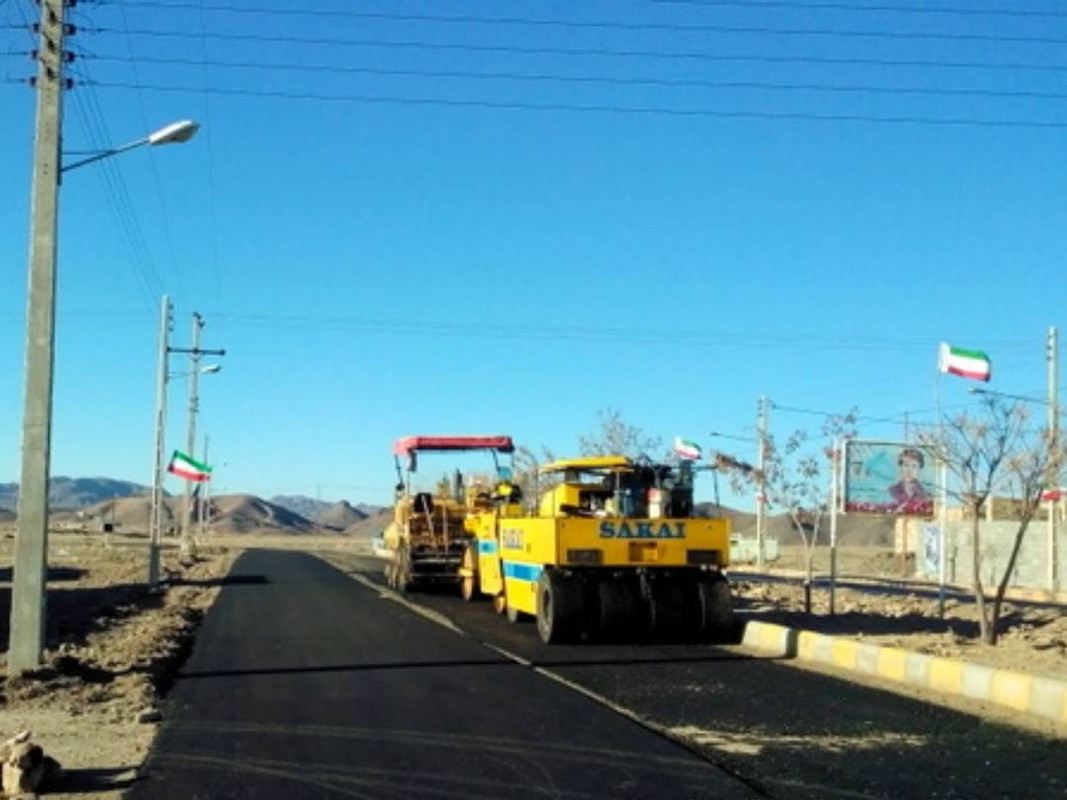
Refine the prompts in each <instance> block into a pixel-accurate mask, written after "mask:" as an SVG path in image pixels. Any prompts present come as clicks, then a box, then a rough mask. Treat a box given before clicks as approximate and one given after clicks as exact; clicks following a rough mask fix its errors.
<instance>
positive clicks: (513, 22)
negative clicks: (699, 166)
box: [100, 0, 1067, 45]
mask: <svg viewBox="0 0 1067 800" xmlns="http://www.w3.org/2000/svg"><path fill="white" fill-rule="evenodd" d="M130 5H134V6H145V7H151V8H175V9H179V8H193V9H195V8H198V6H197V5H196V4H195V3H158V2H152V0H141V2H132V3H130ZM203 8H204V10H207V11H221V12H227V13H241V14H268V15H283V16H293V15H303V16H314V17H333V18H345V19H359V20H383V21H389V22H431V23H441V24H446V25H488V26H494V25H495V26H500V25H504V26H522V25H525V26H531V27H542V28H545V27H548V28H566V29H571V30H606V31H625V32H628V33H635V32H664V33H701V34H707V33H718V34H726V35H732V34H742V35H774V36H820V37H834V38H862V39H886V40H894V41H917V40H918V41H950V42H1000V43H1009V44H1040V45H1045V44H1067V39H1064V38H1061V37H1054V36H1019V35H1007V34H998V33H943V32H936V31H899V30H842V29H840V28H779V27H774V26H770V25H722V24H715V23H702V24H697V25H679V24H674V23H666V22H642V23H637V22H632V23H631V22H604V21H586V20H573V19H546V18H538V17H483V16H476V15H468V14H462V15H445V14H409V13H398V12H387V11H351V10H343V11H342V10H333V9H321V8H320V9H315V8H302V9H294V8H289V9H281V8H269V7H264V6H258V7H257V6H228V5H210V6H209V5H205V6H203ZM100 30H101V31H105V30H107V29H100Z"/></svg>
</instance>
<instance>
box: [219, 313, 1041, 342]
mask: <svg viewBox="0 0 1067 800" xmlns="http://www.w3.org/2000/svg"><path fill="white" fill-rule="evenodd" d="M211 316H212V318H213V319H217V320H226V321H228V322H230V323H231V324H234V325H237V326H246V327H258V326H270V327H279V328H304V329H307V328H311V329H319V330H324V329H325V330H333V331H340V332H361V333H367V332H376V333H382V334H433V335H439V336H460V337H487V338H508V339H515V338H530V339H548V340H556V339H564V340H590V341H637V342H646V343H655V342H662V343H666V344H678V343H687V344H706V345H713V346H717V345H722V346H747V347H782V346H785V345H794V346H797V347H813V348H834V349H836V348H843V349H859V350H882V351H884V350H917V349H921V350H929V349H930V348H931V347H933V346H934V344H936V343H933V344H932V343H931V341H930V340H928V339H906V338H893V337H853V336H849V337H845V336H842V337H830V336H822V335H806V334H790V335H775V334H758V333H747V334H745V335H744V336H739V335H736V334H732V333H708V332H702V331H692V330H690V331H685V330H655V329H648V328H606V327H598V328H589V327H559V326H551V327H549V326H522V325H492V324H487V323H481V322H479V323H456V322H443V321H433V320H421V321H413V320H397V319H367V318H364V317H318V316H315V317H311V316H297V315H285V314H257V313H235V312H231V313H227V312H223V311H215V312H213V313H212V314H211ZM1005 344H1009V343H1000V345H1001V347H1002V348H1003V346H1004V345H1005ZM1010 344H1011V345H1013V346H1018V347H1029V343H1028V342H1022V341H1020V342H1012V343H1010Z"/></svg>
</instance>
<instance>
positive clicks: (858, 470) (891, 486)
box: [845, 440, 936, 516]
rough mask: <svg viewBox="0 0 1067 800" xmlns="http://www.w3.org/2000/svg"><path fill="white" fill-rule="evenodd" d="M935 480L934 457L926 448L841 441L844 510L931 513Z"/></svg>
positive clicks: (898, 443)
mask: <svg viewBox="0 0 1067 800" xmlns="http://www.w3.org/2000/svg"><path fill="white" fill-rule="evenodd" d="M935 482H936V478H935V466H934V458H933V455H932V454H931V453H930V452H929V451H928V450H927V449H926V448H923V447H917V446H916V445H913V444H904V443H902V442H867V441H862V440H849V441H848V442H846V443H845V511H853V512H865V513H868V514H909V515H915V516H932V515H933V513H934V485H935Z"/></svg>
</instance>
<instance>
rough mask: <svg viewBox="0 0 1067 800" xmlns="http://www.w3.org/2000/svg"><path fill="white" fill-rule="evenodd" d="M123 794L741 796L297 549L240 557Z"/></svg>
mask: <svg viewBox="0 0 1067 800" xmlns="http://www.w3.org/2000/svg"><path fill="white" fill-rule="evenodd" d="M129 796H130V797H132V798H153V800H161V799H163V798H176V799H177V798H181V800H193V799H194V798H205V799H206V798H211V799H212V800H216V799H217V798H264V799H266V798H284V799H285V800H291V799H292V798H347V797H351V798H398V799H399V798H415V799H416V800H418V799H420V798H438V797H440V798H457V800H477V799H478V798H486V800H492V799H494V798H508V797H521V798H561V799H562V798H575V800H577V799H579V798H601V797H604V798H624V797H642V798H651V797H667V798H670V797H678V798H705V797H706V798H719V797H722V798H746V797H758V796H759V793H758V792H757V791H755V790H753V789H752V788H751V787H749V786H747V785H746V784H745V783H744V782H743V781H741V780H739V779H737V778H735V777H733V776H731V775H729V774H728V773H727V772H725V771H724V770H723V769H721V768H719V767H717V766H715V765H714V764H712V763H709V762H708V761H707V760H706V759H703V758H700V757H699V756H697V755H694V754H692V753H690V752H688V751H687V750H685V749H684V748H683V747H680V746H679V745H677V744H675V743H673V742H672V741H670V740H668V739H667V738H665V737H662V736H660V735H657V734H655V733H652V732H650V731H648V730H646V729H645V728H643V727H642V726H640V725H638V724H637V723H635V722H633V721H632V720H630V719H628V718H626V717H624V716H622V715H620V714H618V713H616V712H614V711H611V710H609V709H607V708H605V707H603V706H602V705H599V704H598V703H597V702H595V701H593V700H591V699H589V698H587V697H585V696H583V695H582V694H580V693H578V692H575V691H573V690H572V689H569V688H567V687H565V686H563V685H560V684H559V683H557V682H554V681H552V680H549V679H548V678H545V677H543V676H541V675H538V674H537V673H536V672H534V671H532V670H530V669H528V668H526V667H523V666H520V665H518V664H516V663H515V662H513V661H511V660H509V659H507V658H504V657H503V656H501V655H500V654H498V653H496V652H494V651H492V650H491V649H489V648H487V647H485V646H483V645H481V644H479V643H478V642H476V641H474V640H473V639H471V638H469V637H466V636H464V635H462V634H459V633H456V632H454V631H451V630H449V629H448V628H445V627H442V626H441V625H439V624H437V623H435V622H431V621H429V620H427V619H425V618H423V617H421V616H418V615H416V614H414V613H412V611H411V610H409V609H408V608H405V607H404V606H402V605H400V604H397V603H395V602H392V601H389V600H387V599H383V598H382V597H381V595H380V593H379V592H377V591H376V590H374V589H368V588H367V587H365V586H362V585H360V584H359V583H357V582H356V581H354V580H352V579H351V578H349V577H347V576H346V575H345V574H344V573H342V572H340V571H338V570H336V569H334V568H333V567H331V566H329V565H327V564H326V563H325V562H323V561H320V560H318V559H316V558H314V557H312V556H309V555H305V554H302V553H293V552H278V551H266V550H260V551H250V552H247V553H245V554H244V555H242V556H241V557H240V558H239V559H238V560H237V562H236V564H235V565H234V569H233V571H232V573H231V575H230V577H229V579H228V580H227V582H226V584H225V585H224V586H223V589H222V591H221V592H220V594H219V597H218V598H217V600H216V602H215V604H214V605H213V606H212V608H211V610H210V612H209V613H208V614H207V616H206V617H205V618H204V621H203V625H202V627H201V630H200V633H199V635H198V637H197V642H196V646H195V648H194V650H193V653H192V655H191V656H190V659H189V660H188V662H187V663H186V666H185V668H184V669H183V671H182V674H181V676H180V678H179V680H178V681H177V683H176V684H175V686H174V688H173V689H172V692H171V694H170V696H169V698H168V702H167V704H166V706H165V722H164V724H163V726H162V728H161V731H160V735H159V737H158V738H157V740H156V744H155V746H154V748H153V752H152V754H151V756H150V759H149V763H148V765H147V769H146V774H145V777H144V779H143V780H141V781H139V782H138V783H137V784H135V786H134V787H133V789H132V790H131V792H130V794H129Z"/></svg>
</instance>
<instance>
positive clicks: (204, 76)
mask: <svg viewBox="0 0 1067 800" xmlns="http://www.w3.org/2000/svg"><path fill="white" fill-rule="evenodd" d="M200 33H201V37H200V54H201V58H200V62H201V64H200V65H201V94H202V95H203V100H204V138H205V140H206V142H207V181H208V203H207V205H208V237H209V241H210V244H211V274H212V275H213V276H214V279H215V303H216V304H220V303H221V302H222V259H220V258H219V236H218V229H219V225H218V211H217V208H218V191H217V190H216V188H215V147H214V142H213V134H212V127H213V126H212V124H211V94H210V93H209V92H208V91H207V90H208V66H209V59H208V46H207V25H206V23H205V20H204V11H203V0H201V9H200Z"/></svg>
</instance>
